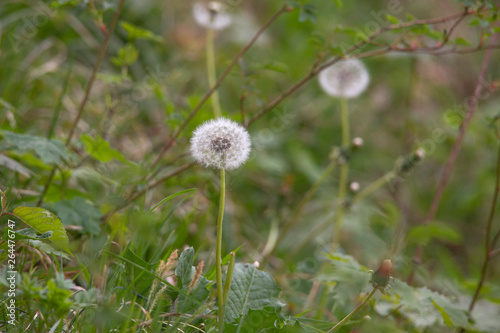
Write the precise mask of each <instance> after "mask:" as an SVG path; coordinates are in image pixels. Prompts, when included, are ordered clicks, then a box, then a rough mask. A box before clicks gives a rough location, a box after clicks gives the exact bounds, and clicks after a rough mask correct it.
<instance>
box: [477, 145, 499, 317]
mask: <svg viewBox="0 0 500 333" xmlns="http://www.w3.org/2000/svg"><path fill="white" fill-rule="evenodd" d="M499 192H500V146H499V148H498V157H497V177H496V183H495V191H494V194H493V202H492V204H491V210H490V215H489V218H488V223H487V225H486V235H485V246H484V263H483V268H482V270H481V278H480V279H479V282H478V284H477V288H476V291H475V293H474V296H473V297H472V300H471V302H470V305H469V313H470V312H472V310H474V305H475V304H476V301H477V299H478V297H479V293H480V292H481V288H482V287H483V284H484V281H485V280H486V273H487V271H488V265H489V263H490V259H491V250H493V247H492V246H493V244H492V242H491V227H492V225H493V218H494V216H495V211H496V206H497V201H498V193H499Z"/></svg>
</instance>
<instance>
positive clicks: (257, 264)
mask: <svg viewBox="0 0 500 333" xmlns="http://www.w3.org/2000/svg"><path fill="white" fill-rule="evenodd" d="M253 265H254V266H255V268H257V269H258V268H259V267H260V263H259V262H258V261H254V262H253Z"/></svg>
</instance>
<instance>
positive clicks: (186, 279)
mask: <svg viewBox="0 0 500 333" xmlns="http://www.w3.org/2000/svg"><path fill="white" fill-rule="evenodd" d="M193 261H194V249H193V248H192V247H190V248H188V249H186V250H184V251H183V252H182V253H181V256H180V257H179V260H178V262H177V268H176V269H175V275H177V277H179V282H180V284H179V287H181V288H182V287H183V286H188V285H189V283H191V279H192V278H193V273H194V267H193Z"/></svg>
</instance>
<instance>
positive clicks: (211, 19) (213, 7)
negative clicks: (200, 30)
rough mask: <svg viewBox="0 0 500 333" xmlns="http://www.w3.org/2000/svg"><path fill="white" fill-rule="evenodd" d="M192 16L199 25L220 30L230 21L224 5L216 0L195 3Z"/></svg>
mask: <svg viewBox="0 0 500 333" xmlns="http://www.w3.org/2000/svg"><path fill="white" fill-rule="evenodd" d="M193 16H194V19H195V21H196V23H198V24H199V25H200V26H202V27H204V28H212V29H214V30H222V29H224V28H225V27H227V26H228V25H229V24H230V23H231V16H229V14H228V13H227V12H226V8H225V6H224V5H223V4H222V3H220V2H217V1H210V2H209V3H208V4H204V3H201V2H197V3H195V4H194V6H193Z"/></svg>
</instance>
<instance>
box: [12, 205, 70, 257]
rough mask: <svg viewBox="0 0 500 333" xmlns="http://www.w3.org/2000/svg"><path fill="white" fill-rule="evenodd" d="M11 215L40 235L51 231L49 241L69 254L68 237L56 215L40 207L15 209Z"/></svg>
mask: <svg viewBox="0 0 500 333" xmlns="http://www.w3.org/2000/svg"><path fill="white" fill-rule="evenodd" d="M13 213H14V214H16V215H17V216H18V217H19V218H20V219H21V220H23V221H24V223H26V224H27V225H29V226H30V227H31V228H33V229H35V230H36V231H38V232H39V233H41V234H44V233H46V232H48V231H52V237H51V238H50V241H51V242H52V243H54V245H56V246H57V247H59V248H60V249H62V250H63V251H66V252H67V253H69V254H71V251H70V250H69V240H68V235H67V234H66V230H64V226H63V224H62V223H61V220H59V218H58V217H57V216H56V215H54V214H53V213H51V212H49V211H48V210H46V209H43V208H40V207H17V208H15V209H14V211H13Z"/></svg>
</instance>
